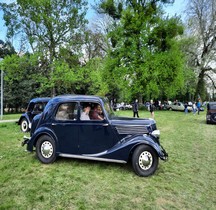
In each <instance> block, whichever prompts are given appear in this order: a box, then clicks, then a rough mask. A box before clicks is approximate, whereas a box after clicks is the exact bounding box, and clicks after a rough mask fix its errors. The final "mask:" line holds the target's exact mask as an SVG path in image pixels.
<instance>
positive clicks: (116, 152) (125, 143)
mask: <svg viewBox="0 0 216 210" xmlns="http://www.w3.org/2000/svg"><path fill="white" fill-rule="evenodd" d="M142 144H145V145H149V146H151V147H152V148H153V149H154V150H155V151H156V152H157V154H158V156H159V157H160V159H162V160H166V159H167V158H168V154H167V153H166V151H165V150H164V149H163V147H162V146H161V145H160V144H159V141H155V140H154V139H153V137H152V136H150V135H136V136H127V137H125V138H124V139H122V140H121V141H119V142H118V143H117V144H116V145H115V146H114V147H112V148H110V149H109V150H107V151H106V153H105V154H104V155H103V157H105V158H111V159H119V160H124V161H126V162H128V160H129V159H130V155H131V154H132V153H133V152H134V150H135V148H136V147H137V146H139V145H142Z"/></svg>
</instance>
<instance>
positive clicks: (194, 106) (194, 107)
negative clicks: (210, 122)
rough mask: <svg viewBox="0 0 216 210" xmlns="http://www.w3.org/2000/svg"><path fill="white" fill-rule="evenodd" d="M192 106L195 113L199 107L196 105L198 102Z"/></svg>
mask: <svg viewBox="0 0 216 210" xmlns="http://www.w3.org/2000/svg"><path fill="white" fill-rule="evenodd" d="M192 108H193V114H194V115H195V114H196V111H197V107H196V103H195V102H193V105H192Z"/></svg>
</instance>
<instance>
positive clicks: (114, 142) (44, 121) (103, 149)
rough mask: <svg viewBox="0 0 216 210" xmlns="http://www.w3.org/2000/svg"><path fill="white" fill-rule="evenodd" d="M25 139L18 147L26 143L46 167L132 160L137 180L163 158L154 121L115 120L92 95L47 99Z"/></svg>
mask: <svg viewBox="0 0 216 210" xmlns="http://www.w3.org/2000/svg"><path fill="white" fill-rule="evenodd" d="M98 107H99V108H100V116H102V119H96V118H92V116H95V113H92V114H91V112H92V111H93V112H95V111H96V112H97V109H98ZM88 113H89V115H88ZM97 114H99V112H98V113H96V115H97ZM87 115H88V116H87ZM83 116H85V118H83ZM30 136H31V137H30V138H27V137H24V141H23V145H25V144H27V150H28V151H30V152H32V151H34V148H36V154H37V157H38V159H39V160H40V161H41V162H42V163H45V164H47V163H52V162H54V161H55V160H56V158H57V157H58V156H60V157H67V158H78V159H87V160H96V161H105V162H115V163H127V162H130V161H131V163H132V166H133V169H134V171H135V173H136V174H137V175H139V176H149V175H152V174H153V173H154V172H155V171H156V169H157V167H158V163H159V158H160V159H161V160H167V158H168V154H167V153H166V151H165V149H163V147H162V145H161V144H160V140H159V136H160V132H159V130H157V127H156V122H155V121H154V120H153V119H141V118H139V119H137V118H128V117H118V116H116V115H115V114H114V112H113V110H112V109H111V107H110V105H109V102H108V100H106V99H104V98H101V97H97V96H86V95H85V96H83V95H67V96H58V97H55V98H53V99H51V100H50V101H49V103H48V104H47V106H46V107H45V110H44V112H43V113H41V114H40V115H37V116H35V117H34V119H33V122H32V128H31V132H30Z"/></svg>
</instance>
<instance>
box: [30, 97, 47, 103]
mask: <svg viewBox="0 0 216 210" xmlns="http://www.w3.org/2000/svg"><path fill="white" fill-rule="evenodd" d="M50 99H51V98H49V97H43V98H33V99H31V101H30V102H31V103H32V102H33V103H38V102H48V101H49V100H50Z"/></svg>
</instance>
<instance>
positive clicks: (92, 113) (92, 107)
mask: <svg viewBox="0 0 216 210" xmlns="http://www.w3.org/2000/svg"><path fill="white" fill-rule="evenodd" d="M80 104H81V115H80V120H103V119H104V115H103V111H102V108H101V106H100V104H98V103H92V102H82V103H80Z"/></svg>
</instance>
